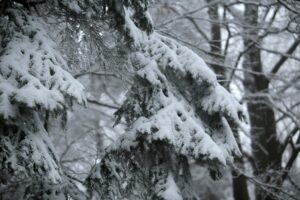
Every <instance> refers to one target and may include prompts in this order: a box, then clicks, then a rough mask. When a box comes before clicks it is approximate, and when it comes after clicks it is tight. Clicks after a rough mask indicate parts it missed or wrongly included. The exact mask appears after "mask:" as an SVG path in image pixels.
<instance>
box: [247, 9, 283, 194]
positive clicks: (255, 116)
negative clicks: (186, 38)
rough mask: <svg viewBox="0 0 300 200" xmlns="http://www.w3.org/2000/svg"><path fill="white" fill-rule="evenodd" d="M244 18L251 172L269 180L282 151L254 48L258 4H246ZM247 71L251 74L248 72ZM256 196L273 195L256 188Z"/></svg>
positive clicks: (258, 52) (277, 165)
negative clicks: (252, 165)
mask: <svg viewBox="0 0 300 200" xmlns="http://www.w3.org/2000/svg"><path fill="white" fill-rule="evenodd" d="M244 17H245V26H244V32H245V34H243V40H244V48H247V47H249V46H250V48H249V50H248V51H247V52H246V53H245V56H244V61H243V68H244V69H245V71H244V88H245V95H246V100H247V108H248V112H249V118H250V124H251V139H252V153H253V157H254V160H255V161H256V163H255V166H254V173H255V174H256V175H259V174H260V175H261V173H266V176H265V178H264V181H266V182H269V181H270V178H271V176H270V174H269V173H268V169H270V168H272V169H275V170H276V169H280V167H281V150H280V148H279V147H280V143H279V142H278V141H277V138H276V121H275V113H274V110H273V109H272V107H271V102H270V100H269V97H268V91H269V80H268V79H267V78H266V76H265V75H264V74H263V66H262V62H261V56H260V49H259V48H258V47H257V44H259V43H260V41H259V36H258V32H259V30H258V29H257V27H258V26H257V21H258V6H257V5H254V4H246V5H245V13H244ZM248 70H251V71H252V72H253V73H248V72H247V71H248ZM256 199H257V200H261V199H273V198H272V197H271V196H266V195H265V193H264V194H263V192H262V191H260V190H259V189H258V188H256Z"/></svg>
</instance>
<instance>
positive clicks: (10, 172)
mask: <svg viewBox="0 0 300 200" xmlns="http://www.w3.org/2000/svg"><path fill="white" fill-rule="evenodd" d="M23 3H24V2H23ZM8 4H9V5H6V6H7V7H6V9H5V10H4V12H3V13H1V14H2V15H1V18H0V33H1V38H0V39H1V51H0V174H1V176H0V188H1V189H0V190H1V191H0V198H1V199H66V198H67V193H70V192H67V190H71V189H72V187H73V186H74V185H72V184H70V183H69V182H68V181H67V179H65V178H64V174H63V173H62V171H61V169H60V166H59V163H58V159H57V156H56V153H55V149H54V147H53V145H52V144H51V141H50V139H49V135H48V133H47V130H46V126H45V124H46V123H47V120H48V118H49V116H58V115H59V114H62V113H65V112H66V110H67V108H68V107H70V106H71V105H72V102H73V101H74V100H75V101H77V102H78V103H80V104H85V95H84V88H83V86H82V85H81V84H80V83H79V82H78V81H77V80H75V79H74V78H73V77H72V76H71V75H70V74H69V73H68V72H67V71H65V70H64V68H67V65H66V61H65V60H64V58H63V56H62V55H61V53H60V51H59V50H58V48H57V45H56V43H55V42H54V41H53V40H52V38H51V37H50V35H49V30H48V29H47V25H46V24H45V22H44V21H43V20H42V18H41V17H39V15H38V14H37V13H36V11H35V10H34V9H33V8H31V9H29V8H27V6H28V5H27V6H25V5H22V4H19V3H18V2H11V1H8ZM74 198H75V197H74ZM75 199H76V198H75Z"/></svg>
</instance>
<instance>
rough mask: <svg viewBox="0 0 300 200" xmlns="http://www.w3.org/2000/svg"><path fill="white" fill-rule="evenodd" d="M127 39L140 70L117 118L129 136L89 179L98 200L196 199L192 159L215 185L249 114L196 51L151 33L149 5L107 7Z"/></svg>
mask: <svg viewBox="0 0 300 200" xmlns="http://www.w3.org/2000/svg"><path fill="white" fill-rule="evenodd" d="M107 8H108V9H107V11H106V14H107V15H110V16H114V19H115V20H116V21H117V22H118V23H116V24H115V25H116V27H117V28H118V30H119V31H120V32H123V33H124V34H123V35H125V36H124V38H125V41H127V45H128V46H130V49H131V52H132V53H131V63H132V65H133V68H134V69H135V75H134V78H133V79H134V83H133V85H132V87H131V89H130V90H129V91H128V93H127V99H126V100H125V102H124V103H123V105H122V107H121V108H120V109H119V110H118V111H117V112H116V116H117V123H118V122H120V121H121V120H123V121H124V122H125V123H126V124H127V129H126V132H125V133H124V134H123V135H122V136H121V137H120V138H119V139H118V140H117V141H116V142H114V143H113V144H111V145H110V146H109V147H108V149H107V151H106V155H105V156H104V158H103V159H102V160H101V162H100V163H99V164H98V165H97V166H96V167H95V168H94V169H93V171H92V172H91V174H90V175H89V177H88V178H87V180H86V185H87V187H88V188H89V190H90V194H91V196H94V197H96V199H97V198H100V199H168V200H177V199H198V197H197V196H196V193H195V192H194V189H193V186H192V180H191V174H190V171H189V162H188V161H189V159H193V160H196V161H197V162H198V163H201V164H203V166H206V167H207V168H208V169H209V171H210V174H211V176H212V178H214V179H216V178H219V177H220V176H221V173H220V170H221V169H222V168H223V167H224V166H226V165H227V164H230V163H232V162H233V157H234V156H239V155H240V151H239V148H238V146H237V144H236V141H235V139H234V136H233V133H232V130H231V127H230V126H229V124H232V125H234V126H238V125H239V123H240V122H241V120H242V119H243V118H244V117H243V116H244V115H243V111H242V110H243V109H242V107H241V106H240V105H239V103H238V102H237V101H236V100H235V99H234V97H233V96H232V95H231V94H229V93H228V92H227V91H226V89H224V88H223V87H222V86H221V85H219V83H218V82H217V79H216V76H215V74H214V73H213V71H212V70H211V69H210V68H209V67H208V66H207V65H206V64H205V62H204V61H203V60H202V59H201V58H200V57H199V56H198V55H197V54H195V53H194V52H193V51H191V50H190V49H188V48H187V47H184V46H183V45H181V44H179V43H177V42H176V41H174V40H172V39H170V38H167V37H164V36H162V35H160V34H158V33H157V32H155V31H154V30H153V25H152V23H151V19H150V16H149V13H148V11H147V1H141V0H131V1H130V0H124V1H108V4H107Z"/></svg>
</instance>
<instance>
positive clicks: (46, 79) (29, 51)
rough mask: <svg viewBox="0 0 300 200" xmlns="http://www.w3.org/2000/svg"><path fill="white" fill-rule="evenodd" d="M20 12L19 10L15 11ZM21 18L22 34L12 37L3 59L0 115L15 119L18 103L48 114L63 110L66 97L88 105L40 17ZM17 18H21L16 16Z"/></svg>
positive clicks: (1, 63) (0, 60) (14, 26)
mask: <svg viewBox="0 0 300 200" xmlns="http://www.w3.org/2000/svg"><path fill="white" fill-rule="evenodd" d="M12 12H19V11H12ZM23 15H24V18H25V17H26V20H25V19H23V18H22V17H18V23H21V24H22V29H23V30H22V31H18V27H17V26H16V25H14V23H13V22H12V23H11V27H10V28H11V29H16V30H15V31H13V35H12V36H11V38H10V41H9V42H8V43H7V45H6V47H5V48H4V52H3V54H2V56H1V58H0V66H1V68H0V80H1V82H0V107H1V108H3V109H0V115H2V116H3V117H4V118H9V117H14V116H15V114H16V111H17V109H18V108H17V107H18V104H25V105H26V106H28V107H32V108H34V107H37V106H39V107H41V108H44V109H46V110H49V111H54V110H57V109H62V108H63V107H64V106H66V105H67V104H68V103H67V101H66V98H67V97H71V98H74V99H75V100H77V102H78V103H80V104H85V101H86V100H85V95H84V88H83V86H82V85H81V84H80V83H79V82H78V81H77V80H75V79H74V78H73V77H72V76H71V75H70V74H69V73H68V72H66V71H65V70H63V68H67V67H66V62H65V61H64V59H63V57H62V56H61V54H60V52H59V51H57V47H56V44H55V43H54V42H53V41H52V39H51V38H50V36H49V35H48V33H47V29H46V25H45V24H43V23H42V22H41V21H39V20H38V17H34V16H28V15H25V14H23ZM15 16H22V14H20V13H15Z"/></svg>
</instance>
